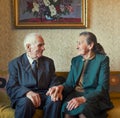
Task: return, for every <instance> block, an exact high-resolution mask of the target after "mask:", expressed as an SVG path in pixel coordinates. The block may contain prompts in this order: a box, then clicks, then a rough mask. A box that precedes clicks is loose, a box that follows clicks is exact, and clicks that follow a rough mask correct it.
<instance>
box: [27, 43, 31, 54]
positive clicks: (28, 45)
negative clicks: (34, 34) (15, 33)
mask: <svg viewBox="0 0 120 118" xmlns="http://www.w3.org/2000/svg"><path fill="white" fill-rule="evenodd" d="M26 50H27V52H30V51H31V45H30V44H26Z"/></svg>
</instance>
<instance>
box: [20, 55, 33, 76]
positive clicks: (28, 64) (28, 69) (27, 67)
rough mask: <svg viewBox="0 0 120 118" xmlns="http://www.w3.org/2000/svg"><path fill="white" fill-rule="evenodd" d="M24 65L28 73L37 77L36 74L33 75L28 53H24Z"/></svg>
mask: <svg viewBox="0 0 120 118" xmlns="http://www.w3.org/2000/svg"><path fill="white" fill-rule="evenodd" d="M22 67H23V69H24V70H25V72H26V73H29V74H30V75H31V77H32V78H35V77H34V75H33V72H32V68H31V65H30V63H29V60H28V58H27V56H26V54H24V55H23V59H22Z"/></svg>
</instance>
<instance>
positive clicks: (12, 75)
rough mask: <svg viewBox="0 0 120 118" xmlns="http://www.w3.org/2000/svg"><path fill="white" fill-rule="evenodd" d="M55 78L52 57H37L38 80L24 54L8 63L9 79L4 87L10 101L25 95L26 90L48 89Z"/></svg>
mask: <svg viewBox="0 0 120 118" xmlns="http://www.w3.org/2000/svg"><path fill="white" fill-rule="evenodd" d="M54 78H55V67H54V62H53V60H52V59H50V58H48V57H45V56H42V57H41V58H39V59H38V80H36V78H35V77H34V75H33V73H32V68H31V65H30V63H29V61H28V58H27V56H26V54H23V55H21V56H20V57H18V58H16V59H14V60H12V61H11V62H10V63H9V80H8V82H7V85H6V88H7V93H8V95H9V96H10V99H11V101H12V106H13V105H14V103H15V102H16V100H17V99H19V98H22V97H25V95H26V93H27V92H28V91H31V90H32V91H35V92H38V93H39V92H44V93H46V91H47V90H48V89H49V87H50V86H51V84H52V81H53V80H54Z"/></svg>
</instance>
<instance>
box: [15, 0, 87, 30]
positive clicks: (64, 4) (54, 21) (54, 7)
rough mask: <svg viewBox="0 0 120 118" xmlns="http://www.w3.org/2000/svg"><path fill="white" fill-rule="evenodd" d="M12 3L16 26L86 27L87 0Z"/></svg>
mask: <svg viewBox="0 0 120 118" xmlns="http://www.w3.org/2000/svg"><path fill="white" fill-rule="evenodd" d="M54 1H56V2H54ZM13 3H14V25H15V27H16V28H87V10H88V8H87V0H13Z"/></svg>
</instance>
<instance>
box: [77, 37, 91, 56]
mask: <svg viewBox="0 0 120 118" xmlns="http://www.w3.org/2000/svg"><path fill="white" fill-rule="evenodd" d="M86 38H87V37H86V36H84V35H81V36H80V37H79V40H78V43H77V49H78V54H79V55H82V56H85V55H88V54H89V52H91V49H92V47H91V44H87V41H86Z"/></svg>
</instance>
